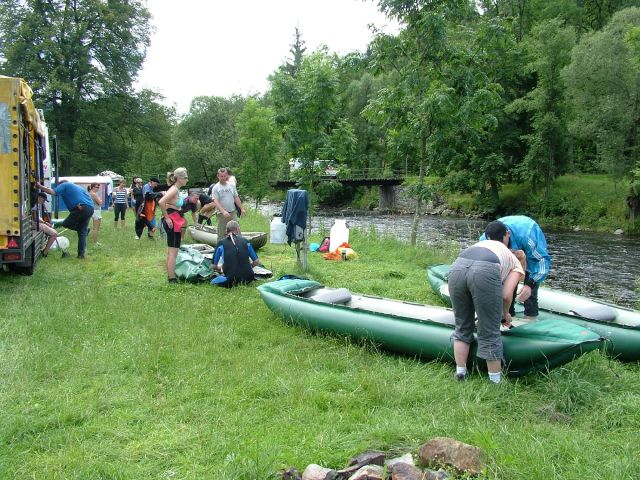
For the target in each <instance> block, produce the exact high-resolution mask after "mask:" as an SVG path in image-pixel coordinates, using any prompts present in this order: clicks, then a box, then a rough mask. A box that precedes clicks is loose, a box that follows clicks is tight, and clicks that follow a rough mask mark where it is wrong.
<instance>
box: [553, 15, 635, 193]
mask: <svg viewBox="0 0 640 480" xmlns="http://www.w3.org/2000/svg"><path fill="white" fill-rule="evenodd" d="M638 27H640V9H639V8H629V9H626V10H622V11H620V12H618V13H616V14H615V15H614V16H613V18H612V19H611V21H610V23H609V24H608V25H607V26H606V27H605V28H604V29H603V30H602V31H601V32H596V33H594V34H592V35H589V36H585V37H584V38H583V39H582V41H581V42H580V44H579V45H578V46H576V48H575V49H574V51H573V54H572V61H571V64H570V65H569V66H568V67H567V68H566V70H565V71H564V77H565V79H566V81H567V84H568V89H569V94H570V96H571V98H572V102H573V105H574V119H573V121H572V122H571V124H570V130H571V132H572V133H573V134H574V135H576V136H577V137H579V138H582V139H588V140H589V141H591V142H593V143H594V144H595V147H596V152H597V155H598V158H599V159H600V161H601V162H602V164H603V165H605V166H606V167H607V169H608V171H610V172H612V173H613V174H614V175H618V176H624V177H626V178H627V179H632V177H633V169H634V168H637V167H638V165H639V164H638V155H637V151H638V148H639V145H640V136H639V134H638V128H637V123H638V118H639V116H640V107H639V104H640V102H638V98H639V96H640V89H639V88H638V86H639V85H640V69H639V68H638V67H637V57H635V58H634V50H633V47H634V43H633V38H634V29H637V28H638ZM630 47H631V48H630ZM636 198H637V197H636Z"/></svg>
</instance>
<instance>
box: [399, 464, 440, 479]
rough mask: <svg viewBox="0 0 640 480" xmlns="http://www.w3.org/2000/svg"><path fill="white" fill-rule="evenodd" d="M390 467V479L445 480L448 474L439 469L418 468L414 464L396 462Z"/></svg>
mask: <svg viewBox="0 0 640 480" xmlns="http://www.w3.org/2000/svg"><path fill="white" fill-rule="evenodd" d="M390 469H391V480H447V479H448V478H449V474H447V472H445V471H444V470H442V469H440V470H438V471H437V472H435V471H433V470H429V469H425V470H420V469H419V468H418V467H416V466H415V465H410V464H408V463H396V464H394V465H393V466H392V467H390Z"/></svg>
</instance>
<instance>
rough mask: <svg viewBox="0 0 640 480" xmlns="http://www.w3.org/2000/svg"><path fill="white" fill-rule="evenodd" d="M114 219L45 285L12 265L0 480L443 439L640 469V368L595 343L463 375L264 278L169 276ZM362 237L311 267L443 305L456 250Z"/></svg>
mask: <svg viewBox="0 0 640 480" xmlns="http://www.w3.org/2000/svg"><path fill="white" fill-rule="evenodd" d="M104 218H105V220H104V221H105V223H106V224H105V225H104V226H103V231H102V232H101V238H100V242H101V243H102V244H103V246H94V245H92V244H91V243H89V248H88V254H87V258H86V260H84V261H81V260H78V259H76V258H75V255H73V256H72V257H71V258H64V259H63V258H60V255H59V253H55V252H52V253H51V254H50V255H49V257H48V258H46V259H44V260H43V261H42V262H41V263H40V265H39V268H38V270H37V272H36V274H35V275H34V276H33V277H22V276H9V275H7V274H0V301H1V303H2V315H0V318H1V320H0V478H1V479H32V478H33V479H204V478H215V479H229V480H230V479H235V480H237V479H269V478H275V476H276V473H277V471H278V470H279V469H280V468H283V467H286V466H291V465H295V466H298V467H299V468H301V469H303V468H304V467H305V466H306V465H307V464H309V463H319V464H322V465H325V466H328V467H334V468H340V467H343V466H344V465H345V462H346V461H347V460H348V458H349V457H351V456H353V455H355V454H357V453H360V452H361V451H363V450H365V449H382V450H385V451H393V452H401V453H404V452H407V451H410V452H414V453H415V452H416V450H417V448H418V447H419V446H420V445H421V444H422V443H424V442H425V441H427V440H429V439H431V438H433V437H435V436H450V437H454V438H456V439H458V440H461V441H463V442H467V443H470V444H474V445H477V446H479V447H481V448H482V449H483V450H484V452H485V464H486V474H485V477H486V478H497V479H523V480H524V479H527V480H529V479H576V480H578V479H580V480H582V479H585V478H601V479H637V478H640V464H639V463H638V461H637V459H638V458H639V457H640V441H639V440H640V438H639V436H638V432H639V431H640V368H639V366H638V365H637V364H633V365H630V364H621V363H618V362H616V361H612V360H608V359H606V358H605V357H603V356H601V355H600V354H599V353H591V354H589V355H587V356H584V357H582V358H581V359H579V360H577V361H575V362H573V363H571V364H569V365H568V366H566V367H565V368H560V369H557V370H554V371H552V372H550V373H548V374H538V375H531V376H529V377H526V378H523V379H518V380H513V379H507V380H506V381H504V382H503V383H502V384H500V385H491V384H489V382H488V381H487V379H486V378H485V376H484V375H483V376H480V375H475V376H473V377H472V378H471V379H470V380H469V381H467V382H465V383H456V382H455V381H454V380H453V367H452V366H451V365H445V364H440V363H427V362H422V361H418V360H416V359H412V358H407V357H402V356H398V355H393V354H389V353H387V352H383V351H377V350H376V349H375V348H374V347H372V346H367V345H360V344H357V343H352V342H350V341H348V340H346V339H343V338H336V337H331V336H323V335H316V334H312V333H309V332H306V331H304V330H302V329H299V328H296V327H292V326H288V325H286V324H284V323H283V322H282V321H281V319H279V318H276V317H275V316H274V315H273V314H272V313H271V312H270V311H269V310H268V309H267V308H266V306H265V305H264V303H263V302H262V300H261V299H260V297H259V295H258V292H257V290H256V289H255V286H246V287H238V288H235V289H232V290H226V289H220V288H215V287H212V286H210V285H208V284H198V285H192V284H179V285H169V284H167V280H166V274H165V272H164V271H163V264H164V258H165V254H166V246H165V244H164V242H162V241H160V240H159V241H157V242H153V241H149V240H147V239H146V238H143V239H142V240H138V241H137V240H134V233H133V229H132V225H131V224H130V225H129V226H127V228H126V229H125V230H114V229H113V228H112V224H111V221H110V219H112V218H113V217H112V213H107V214H106V215H104ZM241 224H242V226H243V228H244V229H245V230H266V229H268V222H267V220H266V219H263V218H261V217H259V216H257V215H249V216H248V217H247V218H246V219H245V218H243V219H242V222H241ZM315 233H316V235H317V239H319V238H320V236H321V233H320V232H315ZM351 235H352V236H351V243H352V245H353V247H354V249H355V250H356V251H357V252H358V254H359V258H358V259H357V260H354V261H350V262H335V263H334V262H328V261H325V260H323V259H322V258H321V257H319V256H318V255H317V254H311V255H310V259H309V260H310V270H309V272H306V273H304V274H305V275H307V276H309V277H311V278H314V279H316V280H319V281H321V282H324V283H326V284H328V285H332V286H346V287H349V288H350V289H351V290H353V291H356V292H364V293H371V294H378V295H383V296H389V297H395V298H402V299H406V300H412V301H417V302H425V303H437V300H436V299H435V297H434V295H433V294H432V293H431V292H430V289H429V288H428V285H427V283H426V279H425V267H426V266H427V265H429V264H431V263H435V262H442V261H450V260H451V259H452V258H453V257H454V256H455V254H456V253H457V252H455V251H430V250H427V249H425V248H424V247H420V248H411V247H408V246H404V245H400V244H398V243H396V242H395V241H394V240H391V239H386V238H374V237H371V236H370V234H368V233H367V234H364V233H358V232H353V231H352V232H351ZM70 239H71V242H72V252H74V249H75V243H76V238H75V234H72V235H70ZM258 253H259V254H260V256H261V259H262V261H263V263H264V264H265V266H267V267H268V268H270V269H272V270H273V271H274V273H275V275H276V276H279V275H281V274H284V273H297V274H302V272H300V271H298V270H297V268H296V265H295V252H294V249H293V248H292V247H288V246H275V245H267V246H266V247H265V248H264V249H262V250H260V251H259V252H258ZM634 459H635V460H634Z"/></svg>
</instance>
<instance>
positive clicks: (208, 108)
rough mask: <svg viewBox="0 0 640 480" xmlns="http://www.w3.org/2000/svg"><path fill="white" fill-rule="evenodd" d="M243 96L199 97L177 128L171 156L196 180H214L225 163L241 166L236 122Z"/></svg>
mask: <svg viewBox="0 0 640 480" xmlns="http://www.w3.org/2000/svg"><path fill="white" fill-rule="evenodd" d="M243 106H244V99H243V98H242V97H232V98H229V99H226V98H222V97H196V98H194V99H193V100H192V101H191V107H190V108H189V113H187V115H185V117H184V118H183V119H182V121H181V122H180V123H179V124H178V126H177V127H176V130H175V134H174V139H173V145H174V147H173V150H172V151H171V157H172V158H173V163H174V164H176V165H183V166H185V167H186V168H187V169H188V170H189V171H190V172H191V177H192V178H194V179H196V180H205V181H206V182H208V183H209V182H213V180H214V179H215V178H216V172H217V170H218V169H219V168H221V167H237V166H240V158H241V155H240V151H239V150H238V130H237V128H236V122H237V120H238V116H239V115H240V112H241V111H242V108H243Z"/></svg>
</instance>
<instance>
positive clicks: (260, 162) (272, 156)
mask: <svg viewBox="0 0 640 480" xmlns="http://www.w3.org/2000/svg"><path fill="white" fill-rule="evenodd" d="M273 117H274V113H273V110H271V109H270V108H265V107H261V106H260V105H259V104H258V102H257V101H256V100H255V99H253V98H250V99H249V100H247V102H246V103H245V105H244V109H243V110H242V113H241V114H240V116H239V117H238V134H239V148H240V151H241V152H242V154H243V155H244V160H243V162H242V167H241V169H240V172H241V174H242V178H243V179H244V185H245V187H244V191H246V192H247V193H248V194H249V195H251V196H252V197H253V198H254V199H255V201H256V208H257V207H258V203H259V202H260V200H262V199H263V198H264V197H265V195H266V194H267V193H268V192H269V190H270V189H271V188H270V186H269V181H270V180H272V174H273V172H274V170H276V164H277V157H276V155H277V154H278V151H279V149H280V138H279V132H278V130H277V128H276V124H275V121H274V119H273Z"/></svg>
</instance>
